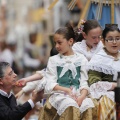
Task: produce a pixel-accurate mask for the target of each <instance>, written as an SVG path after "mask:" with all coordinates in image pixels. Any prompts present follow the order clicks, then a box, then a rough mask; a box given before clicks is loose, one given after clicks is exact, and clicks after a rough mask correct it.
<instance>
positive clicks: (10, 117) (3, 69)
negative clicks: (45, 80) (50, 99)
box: [0, 62, 43, 120]
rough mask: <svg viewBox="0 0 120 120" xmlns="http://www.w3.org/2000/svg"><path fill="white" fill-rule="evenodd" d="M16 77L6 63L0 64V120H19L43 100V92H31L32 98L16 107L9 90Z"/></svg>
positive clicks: (13, 84) (13, 97)
mask: <svg viewBox="0 0 120 120" xmlns="http://www.w3.org/2000/svg"><path fill="white" fill-rule="evenodd" d="M16 79H17V75H16V74H15V73H14V71H13V70H12V68H11V66H10V64H9V63H7V62H0V120H21V119H22V118H23V117H24V116H25V115H26V114H27V113H28V112H29V111H30V110H31V109H32V108H33V107H34V105H35V103H36V102H38V101H39V100H40V99H42V98H43V91H40V92H38V93H37V92H36V91H33V92H32V97H31V99H29V100H28V101H27V102H26V103H24V104H23V105H21V106H17V103H16V99H15V96H14V95H13V94H12V92H11V90H12V88H13V87H14V86H15V83H16Z"/></svg>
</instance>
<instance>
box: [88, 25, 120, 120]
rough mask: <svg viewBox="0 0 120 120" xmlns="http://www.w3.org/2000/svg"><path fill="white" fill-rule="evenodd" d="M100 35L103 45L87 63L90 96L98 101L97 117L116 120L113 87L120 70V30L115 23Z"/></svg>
mask: <svg viewBox="0 0 120 120" xmlns="http://www.w3.org/2000/svg"><path fill="white" fill-rule="evenodd" d="M102 36H103V43H104V45H105V47H104V49H102V50H101V51H99V52H98V53H97V54H95V55H94V56H93V57H92V59H91V60H90V62H89V64H88V70H89V71H88V74H89V80H88V82H89V85H90V93H91V97H93V98H95V99H96V100H97V101H98V119H99V120H112V119H114V120H116V117H115V113H116V112H115V101H114V88H115V87H116V86H117V83H116V80H117V75H118V72H120V52H119V47H120V30H119V28H118V27H117V26H116V25H107V26H106V27H105V29H104V30H103V33H102Z"/></svg>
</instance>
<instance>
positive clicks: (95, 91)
mask: <svg viewBox="0 0 120 120" xmlns="http://www.w3.org/2000/svg"><path fill="white" fill-rule="evenodd" d="M111 88H112V83H110V82H107V81H106V82H105V81H104V82H101V81H99V82H97V83H94V84H92V85H91V86H90V94H91V96H92V97H93V98H100V97H101V96H102V95H105V94H106V93H107V92H108V91H109V90H110V89H111Z"/></svg>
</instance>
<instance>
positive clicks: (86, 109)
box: [39, 26, 96, 120]
mask: <svg viewBox="0 0 120 120" xmlns="http://www.w3.org/2000/svg"><path fill="white" fill-rule="evenodd" d="M74 40H75V33H74V31H73V28H72V27H71V26H69V27H63V28H60V29H58V30H57V31H56V32H55V34H54V42H55V47H56V49H57V51H58V52H59V54H57V55H55V56H52V57H50V58H49V60H48V65H47V68H46V75H45V79H46V81H47V82H46V85H45V91H46V92H47V93H50V94H51V95H50V97H49V99H48V100H47V102H46V103H45V105H44V107H43V110H42V111H41V114H40V117H39V120H80V119H82V120H93V119H94V115H96V113H95V114H94V115H93V113H91V112H92V110H91V109H92V108H94V103H93V102H92V100H91V99H90V98H87V95H88V94H89V87H88V83H87V80H88V75H87V70H86V64H87V63H88V61H87V59H86V58H85V57H84V55H82V54H78V53H75V52H74V51H73V50H72V45H73V43H74ZM94 120H95V119H94Z"/></svg>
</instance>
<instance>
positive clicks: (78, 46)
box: [73, 40, 103, 60]
mask: <svg viewBox="0 0 120 120" xmlns="http://www.w3.org/2000/svg"><path fill="white" fill-rule="evenodd" d="M102 48H103V44H102V42H101V41H100V42H99V43H98V45H97V46H96V47H93V48H92V49H91V50H90V51H87V45H86V40H82V42H78V43H75V44H74V45H73V50H74V51H75V52H77V53H82V54H83V55H84V56H85V57H86V58H87V59H88V60H90V59H91V58H92V56H93V55H94V54H96V53H97V52H98V51H100V50H101V49H102Z"/></svg>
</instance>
